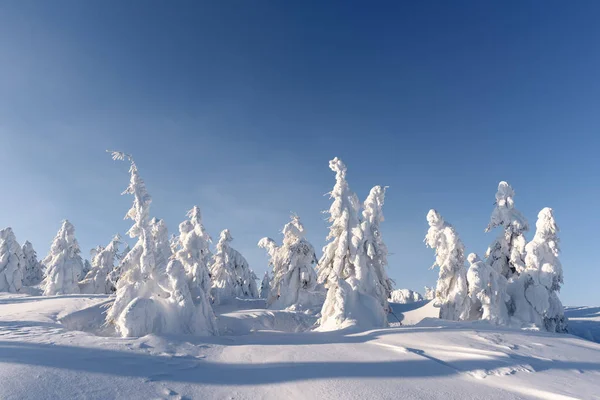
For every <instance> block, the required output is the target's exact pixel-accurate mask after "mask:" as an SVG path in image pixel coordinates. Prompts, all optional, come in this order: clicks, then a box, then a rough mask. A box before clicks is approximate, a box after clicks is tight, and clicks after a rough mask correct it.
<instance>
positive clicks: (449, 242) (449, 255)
mask: <svg viewBox="0 0 600 400" xmlns="http://www.w3.org/2000/svg"><path fill="white" fill-rule="evenodd" d="M427 222H428V223H429V230H428V231H427V236H425V244H426V245H427V246H428V247H431V248H432V249H434V250H435V263H434V264H433V266H432V268H433V267H435V266H438V267H440V273H439V277H438V281H437V286H436V289H435V301H436V303H437V304H438V305H439V306H440V318H442V319H448V320H453V321H458V320H466V319H468V318H469V297H468V293H467V277H466V271H465V247H464V245H463V243H462V242H461V240H460V238H459V237H458V234H457V233H456V231H455V230H454V227H453V226H452V225H450V224H449V223H447V222H445V221H444V219H443V218H442V216H441V215H440V214H439V213H438V212H437V211H436V210H430V211H429V213H428V214H427Z"/></svg>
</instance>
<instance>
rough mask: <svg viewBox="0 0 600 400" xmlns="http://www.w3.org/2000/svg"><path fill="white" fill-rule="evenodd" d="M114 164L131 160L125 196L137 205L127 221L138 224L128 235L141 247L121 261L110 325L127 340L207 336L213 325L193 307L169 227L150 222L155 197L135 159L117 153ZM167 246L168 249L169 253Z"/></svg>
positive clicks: (133, 250)
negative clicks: (172, 250)
mask: <svg viewBox="0 0 600 400" xmlns="http://www.w3.org/2000/svg"><path fill="white" fill-rule="evenodd" d="M112 156H113V159H114V160H125V159H126V158H127V159H128V160H129V161H130V162H131V166H130V169H129V172H130V183H129V186H128V188H127V189H126V190H125V192H124V194H131V195H133V206H132V207H131V209H130V210H129V211H128V212H127V215H126V218H129V219H131V220H133V222H134V224H133V226H132V227H131V228H130V229H129V231H128V234H129V236H130V237H132V238H137V243H136V244H135V246H134V247H133V248H132V249H131V251H130V252H129V253H128V254H127V256H125V258H123V260H121V264H120V268H121V277H120V279H119V280H118V282H117V293H116V299H115V302H114V303H113V305H112V307H111V308H110V309H109V310H108V312H107V315H106V321H107V323H108V324H112V325H114V326H115V328H116V330H117V332H118V333H119V334H121V335H122V336H124V337H131V336H143V335H147V334H149V333H171V334H197V335H208V334H211V333H212V332H210V331H209V329H207V326H209V325H210V322H208V321H206V320H205V319H204V318H203V316H202V315H201V314H200V313H199V312H198V310H197V308H196V307H195V306H194V302H193V300H192V296H191V293H190V291H189V287H188V284H187V280H186V277H185V271H184V269H183V267H182V266H181V263H180V262H179V261H178V260H177V259H175V258H171V260H169V261H168V263H167V264H166V265H164V263H165V262H167V260H166V259H165V258H167V259H168V254H169V253H170V247H169V240H168V234H167V233H166V227H165V226H164V223H161V222H160V221H159V220H157V221H154V222H152V223H151V220H150V203H151V198H150V195H149V194H148V191H147V190H146V185H145V184H144V181H143V180H142V178H141V177H140V176H139V173H138V169H137V166H136V164H135V162H134V161H133V159H132V158H131V156H129V155H126V154H124V153H120V152H113V153H112ZM165 243H166V248H168V250H165Z"/></svg>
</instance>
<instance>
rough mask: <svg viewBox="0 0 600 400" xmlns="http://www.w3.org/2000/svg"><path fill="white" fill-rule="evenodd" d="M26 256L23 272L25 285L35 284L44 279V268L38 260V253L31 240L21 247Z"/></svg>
mask: <svg viewBox="0 0 600 400" xmlns="http://www.w3.org/2000/svg"><path fill="white" fill-rule="evenodd" d="M21 250H22V251H23V257H24V258H25V272H24V274H23V286H34V285H37V284H39V283H40V282H41V281H42V279H44V268H43V266H42V263H41V262H39V261H38V258H37V253H36V251H35V250H34V249H33V245H32V244H31V242H30V241H28V240H26V241H25V243H23V247H22V248H21Z"/></svg>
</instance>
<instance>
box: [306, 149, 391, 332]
mask: <svg viewBox="0 0 600 400" xmlns="http://www.w3.org/2000/svg"><path fill="white" fill-rule="evenodd" d="M329 168H330V169H331V170H332V171H333V172H335V179H336V183H335V185H334V187H333V190H332V191H331V193H330V197H331V198H332V199H333V203H332V204H331V207H330V208H329V219H328V221H329V222H330V223H331V226H330V228H329V235H328V236H327V239H328V240H330V242H329V243H328V244H327V245H326V246H325V247H324V248H323V256H322V257H321V260H320V262H319V265H318V276H319V282H321V283H324V284H325V285H326V287H327V288H328V291H327V297H326V298H325V303H324V304H323V308H322V309H321V318H320V319H319V321H318V323H319V325H320V326H319V328H318V329H319V330H323V331H326V330H336V329H342V328H345V327H348V326H352V325H361V326H363V327H381V326H387V311H386V309H384V307H383V306H382V305H381V302H380V300H379V298H375V297H374V296H372V295H371V294H370V291H369V290H368V287H369V285H368V282H365V281H364V278H365V277H368V276H369V273H368V269H367V268H368V262H367V258H368V257H367V254H366V252H365V247H364V244H365V240H364V238H365V236H364V232H363V231H362V227H361V224H360V221H359V207H360V204H359V201H358V198H357V197H356V194H354V193H353V192H351V191H350V188H349V186H348V182H347V181H346V172H347V169H346V166H345V165H344V163H343V162H342V161H341V160H340V159H339V158H337V157H336V158H334V159H333V160H331V161H330V162H329ZM359 277H360V278H362V279H363V281H360V280H359Z"/></svg>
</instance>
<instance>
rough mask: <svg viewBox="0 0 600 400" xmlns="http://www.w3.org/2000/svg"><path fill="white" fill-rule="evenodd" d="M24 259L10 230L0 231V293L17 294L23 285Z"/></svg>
mask: <svg viewBox="0 0 600 400" xmlns="http://www.w3.org/2000/svg"><path fill="white" fill-rule="evenodd" d="M24 271H25V257H24V256H23V251H22V249H21V246H19V243H17V239H16V238H15V234H14V233H13V230H12V228H4V229H2V230H1V231H0V292H10V293H17V292H19V291H20V290H21V286H22V285H23V272H24Z"/></svg>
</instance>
